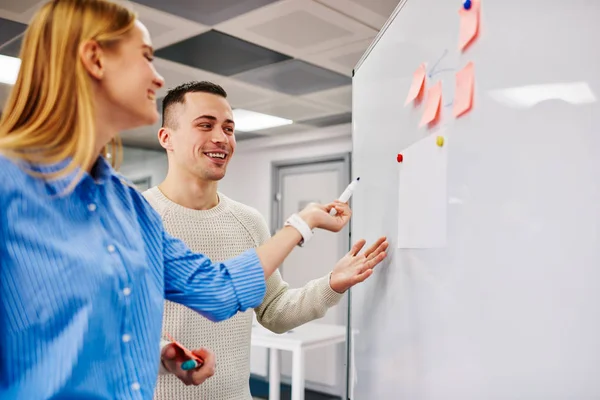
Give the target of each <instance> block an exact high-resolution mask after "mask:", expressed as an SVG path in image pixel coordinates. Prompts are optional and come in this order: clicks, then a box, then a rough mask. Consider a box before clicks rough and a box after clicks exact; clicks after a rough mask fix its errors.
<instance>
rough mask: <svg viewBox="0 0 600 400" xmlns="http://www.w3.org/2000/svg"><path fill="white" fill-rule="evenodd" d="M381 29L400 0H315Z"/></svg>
mask: <svg viewBox="0 0 600 400" xmlns="http://www.w3.org/2000/svg"><path fill="white" fill-rule="evenodd" d="M315 1H316V2H318V3H320V4H323V5H326V6H328V7H330V8H332V9H333V10H336V11H339V12H341V13H344V14H345V15H347V16H349V17H351V18H353V19H355V20H357V21H360V22H362V23H364V24H366V25H368V26H370V27H371V28H373V29H376V30H377V31H379V29H381V27H383V25H384V24H385V22H386V21H387V20H388V18H389V17H390V15H392V12H393V11H394V10H395V9H396V6H397V5H398V3H399V2H400V0H315Z"/></svg>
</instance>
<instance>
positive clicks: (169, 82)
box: [154, 58, 226, 97]
mask: <svg viewBox="0 0 600 400" xmlns="http://www.w3.org/2000/svg"><path fill="white" fill-rule="evenodd" d="M154 66H155V67H156V70H157V71H158V73H159V74H160V75H162V77H163V78H164V79H165V85H164V86H163V87H162V88H161V89H160V90H159V91H158V96H159V97H163V96H165V95H166V93H167V90H169V89H172V88H174V87H176V86H179V85H181V84H183V83H187V82H191V81H210V82H214V83H216V84H219V85H220V84H222V83H223V82H224V81H225V80H226V78H225V77H224V76H221V75H217V74H214V73H212V72H208V71H203V70H200V69H197V68H192V67H189V66H187V65H183V64H178V63H176V62H173V61H169V60H164V59H162V58H156V59H155V60H154Z"/></svg>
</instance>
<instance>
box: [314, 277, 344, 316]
mask: <svg viewBox="0 0 600 400" xmlns="http://www.w3.org/2000/svg"><path fill="white" fill-rule="evenodd" d="M330 277H331V274H327V275H325V276H324V277H322V278H321V279H319V281H318V282H317V285H318V287H319V289H320V291H321V301H322V302H323V303H324V304H325V306H327V308H331V307H333V306H335V305H337V304H338V303H339V302H340V300H341V299H342V297H344V295H345V294H346V293H345V292H344V293H338V292H336V291H335V290H333V289H332V288H331V285H330V284H329V280H330V279H331V278H330Z"/></svg>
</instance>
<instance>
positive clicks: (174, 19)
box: [128, 2, 210, 49]
mask: <svg viewBox="0 0 600 400" xmlns="http://www.w3.org/2000/svg"><path fill="white" fill-rule="evenodd" d="M128 3H129V5H130V7H131V8H132V9H133V10H134V11H135V12H136V13H137V14H138V18H139V20H140V21H141V22H142V23H143V24H144V25H145V26H146V28H148V31H149V32H150V37H151V38H152V44H153V45H154V48H155V49H159V48H161V47H165V46H168V45H170V44H173V43H177V42H180V41H182V40H184V39H187V38H190V37H192V36H196V35H199V34H201V33H203V32H206V31H208V30H209V29H210V28H209V27H208V26H205V25H201V24H199V23H197V22H192V21H189V20H187V19H184V18H181V17H178V16H175V15H172V14H168V13H166V12H163V11H159V10H157V9H155V8H151V7H147V6H144V5H142V4H138V3H134V2H128Z"/></svg>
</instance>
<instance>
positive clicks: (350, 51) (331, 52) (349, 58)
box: [302, 36, 375, 76]
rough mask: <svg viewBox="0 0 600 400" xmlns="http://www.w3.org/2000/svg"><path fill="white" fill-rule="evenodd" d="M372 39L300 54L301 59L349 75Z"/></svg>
mask: <svg viewBox="0 0 600 400" xmlns="http://www.w3.org/2000/svg"><path fill="white" fill-rule="evenodd" d="M374 39H375V36H373V37H369V38H366V39H363V40H359V41H356V42H353V43H348V44H346V45H344V46H338V47H336V48H333V49H328V50H325V51H320V52H315V53H311V54H307V55H304V56H302V59H303V60H305V61H308V62H311V63H313V64H315V65H318V66H320V67H323V68H328V69H331V70H333V71H336V72H339V73H340V74H344V75H346V76H351V75H352V70H353V69H354V67H355V66H356V64H357V63H358V61H359V60H360V58H361V57H362V55H363V54H364V53H365V51H366V50H367V49H368V48H369V45H370V44H371V42H372V41H373V40H374Z"/></svg>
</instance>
